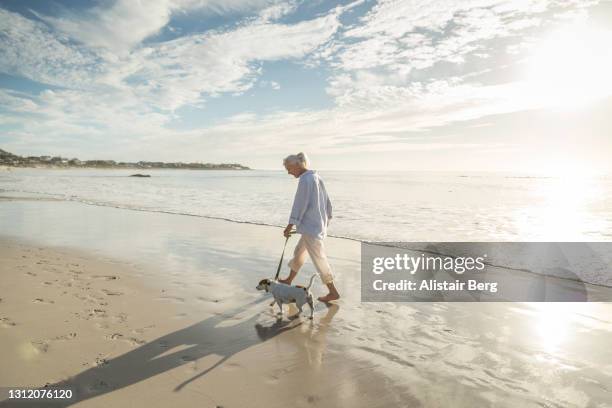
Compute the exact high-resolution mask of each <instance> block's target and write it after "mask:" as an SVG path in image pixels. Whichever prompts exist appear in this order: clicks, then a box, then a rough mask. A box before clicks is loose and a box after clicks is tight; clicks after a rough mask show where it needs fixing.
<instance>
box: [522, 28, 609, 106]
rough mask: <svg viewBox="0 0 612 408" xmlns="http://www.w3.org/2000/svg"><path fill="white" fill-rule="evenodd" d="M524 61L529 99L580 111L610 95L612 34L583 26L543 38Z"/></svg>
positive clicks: (556, 32)
mask: <svg viewBox="0 0 612 408" xmlns="http://www.w3.org/2000/svg"><path fill="white" fill-rule="evenodd" d="M530 54H531V57H529V58H528V60H527V72H526V76H527V89H528V92H529V94H530V95H529V96H530V98H532V99H533V100H535V101H538V102H539V103H540V104H542V105H544V106H548V107H556V108H579V107H582V106H584V105H587V104H589V103H591V102H593V101H595V100H597V99H601V98H604V97H606V96H609V95H612V75H611V73H612V31H609V30H604V29H600V28H595V27H589V26H587V25H585V24H579V25H572V26H569V27H566V28H564V29H563V30H558V31H555V32H552V33H550V34H549V35H547V36H545V37H544V38H543V39H542V40H541V41H540V42H539V43H537V44H536V45H535V47H534V48H533V50H532V52H531V53H530Z"/></svg>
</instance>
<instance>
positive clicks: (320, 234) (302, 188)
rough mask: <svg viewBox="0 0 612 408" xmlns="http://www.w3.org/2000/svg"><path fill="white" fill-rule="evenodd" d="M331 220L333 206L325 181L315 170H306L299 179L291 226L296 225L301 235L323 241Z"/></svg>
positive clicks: (290, 221)
mask: <svg viewBox="0 0 612 408" xmlns="http://www.w3.org/2000/svg"><path fill="white" fill-rule="evenodd" d="M331 218H332V205H331V201H330V200H329V197H328V195H327V191H326V190H325V185H324V184H323V180H322V179H321V177H319V175H318V174H317V172H315V171H314V170H306V171H305V172H304V173H302V174H301V175H300V177H299V182H298V188H297V191H296V192H295V198H294V199H293V208H292V209H291V216H290V217H289V224H294V225H295V226H296V230H297V232H298V233H299V234H307V235H312V236H314V237H316V238H318V239H323V238H325V236H326V235H327V224H328V223H329V220H330V219H331Z"/></svg>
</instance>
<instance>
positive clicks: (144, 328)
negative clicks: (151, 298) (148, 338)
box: [132, 324, 155, 334]
mask: <svg viewBox="0 0 612 408" xmlns="http://www.w3.org/2000/svg"><path fill="white" fill-rule="evenodd" d="M154 327H155V325H154V324H150V325H148V326H145V327H141V328H139V329H134V330H132V333H136V334H143V333H144V332H145V331H147V330H149V329H152V328H154Z"/></svg>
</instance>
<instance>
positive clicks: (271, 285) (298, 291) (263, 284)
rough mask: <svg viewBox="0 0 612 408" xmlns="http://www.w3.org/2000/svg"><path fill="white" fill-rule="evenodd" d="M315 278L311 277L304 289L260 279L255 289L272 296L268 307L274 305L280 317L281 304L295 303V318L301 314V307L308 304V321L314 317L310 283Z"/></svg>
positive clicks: (298, 286) (281, 312)
mask: <svg viewBox="0 0 612 408" xmlns="http://www.w3.org/2000/svg"><path fill="white" fill-rule="evenodd" d="M315 276H316V275H312V277H311V278H310V282H309V283H308V286H306V287H304V286H300V285H296V286H291V285H287V284H286V283H280V282H278V281H276V280H270V279H262V280H261V281H260V282H259V285H257V287H256V288H257V290H265V291H266V292H269V293H271V294H272V296H274V302H272V303H271V304H270V306H272V305H274V303H276V304H277V305H278V307H279V308H280V314H281V316H282V314H283V303H287V304H289V303H295V306H296V307H297V308H298V312H297V313H296V314H295V315H294V316H295V317H297V316H298V315H300V314H301V313H302V307H303V306H304V305H305V304H306V303H308V306H310V319H312V318H313V315H314V303H313V300H312V293H311V292H310V287H311V286H312V281H313V280H314V278H315Z"/></svg>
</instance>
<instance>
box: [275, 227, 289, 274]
mask: <svg viewBox="0 0 612 408" xmlns="http://www.w3.org/2000/svg"><path fill="white" fill-rule="evenodd" d="M289 238H291V234H289V236H287V238H286V239H285V246H283V253H282V254H281V259H280V261H279V262H278V268H277V269H276V276H274V280H278V275H279V274H280V270H281V266H283V258H284V256H285V249H286V248H287V242H289Z"/></svg>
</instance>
